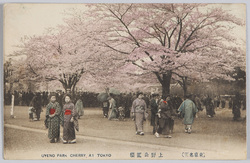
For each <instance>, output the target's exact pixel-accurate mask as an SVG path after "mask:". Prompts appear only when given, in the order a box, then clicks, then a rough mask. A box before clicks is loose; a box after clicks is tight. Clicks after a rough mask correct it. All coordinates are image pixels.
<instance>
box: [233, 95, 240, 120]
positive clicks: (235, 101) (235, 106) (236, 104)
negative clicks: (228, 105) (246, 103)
mask: <svg viewBox="0 0 250 163" xmlns="http://www.w3.org/2000/svg"><path fill="white" fill-rule="evenodd" d="M240 108H241V100H240V94H239V93H238V92H237V93H236V94H235V97H234V99H233V109H232V113H233V115H234V116H233V120H234V121H238V120H239V119H240Z"/></svg>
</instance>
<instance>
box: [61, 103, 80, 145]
mask: <svg viewBox="0 0 250 163" xmlns="http://www.w3.org/2000/svg"><path fill="white" fill-rule="evenodd" d="M63 114H64V124H63V140H65V141H71V140H74V139H75V138H76V135H75V128H74V122H70V119H71V118H72V117H74V119H76V117H77V112H76V109H75V106H74V104H73V103H66V104H64V106H63Z"/></svg>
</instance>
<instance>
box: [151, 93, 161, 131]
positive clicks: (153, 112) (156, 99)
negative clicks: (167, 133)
mask: <svg viewBox="0 0 250 163" xmlns="http://www.w3.org/2000/svg"><path fill="white" fill-rule="evenodd" d="M158 102H159V95H158V94H153V95H152V99H151V101H150V110H151V126H153V134H155V132H156V128H157V126H156V125H157V123H156V122H155V120H156V118H157V115H156V114H157V113H158Z"/></svg>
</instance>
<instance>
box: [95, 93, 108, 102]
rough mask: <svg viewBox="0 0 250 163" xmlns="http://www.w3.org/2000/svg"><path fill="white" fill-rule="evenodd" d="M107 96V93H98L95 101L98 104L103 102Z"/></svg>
mask: <svg viewBox="0 0 250 163" xmlns="http://www.w3.org/2000/svg"><path fill="white" fill-rule="evenodd" d="M108 97H109V95H108V94H107V93H99V95H98V96H97V100H99V101H100V102H104V101H107V100H108Z"/></svg>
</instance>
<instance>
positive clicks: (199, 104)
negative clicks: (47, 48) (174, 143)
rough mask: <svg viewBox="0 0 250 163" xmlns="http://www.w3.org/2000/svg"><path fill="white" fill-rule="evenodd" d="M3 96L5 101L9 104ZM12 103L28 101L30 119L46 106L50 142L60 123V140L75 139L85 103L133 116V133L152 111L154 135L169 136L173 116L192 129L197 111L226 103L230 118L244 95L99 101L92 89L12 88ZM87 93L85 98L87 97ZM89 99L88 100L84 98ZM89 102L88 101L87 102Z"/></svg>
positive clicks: (211, 111) (115, 115)
mask: <svg viewBox="0 0 250 163" xmlns="http://www.w3.org/2000/svg"><path fill="white" fill-rule="evenodd" d="M9 94H10V93H8V94H7V95H6V96H5V104H10V101H11V100H9V98H10V97H11V96H12V95H9ZM13 95H14V97H17V98H15V99H16V100H15V102H14V103H15V105H28V106H29V118H30V121H39V120H40V114H41V112H42V107H44V106H46V119H45V121H44V123H45V126H46V127H47V128H48V137H49V139H50V142H51V143H55V142H58V141H59V137H60V125H61V126H62V127H63V137H62V141H63V143H76V137H75V130H79V124H78V119H80V118H81V116H83V115H84V107H93V106H94V107H95V106H98V105H99V106H100V105H102V109H103V117H104V118H107V119H108V120H119V119H123V120H124V119H125V118H132V119H133V120H134V123H135V130H136V135H144V132H143V123H144V121H145V120H146V119H149V118H148V115H149V111H150V112H151V114H150V115H151V116H150V120H151V121H150V122H151V126H152V127H153V131H152V132H153V134H154V135H155V136H156V137H160V135H163V136H164V137H166V138H171V137H172V136H171V134H172V133H173V129H174V117H179V118H183V123H184V125H185V132H186V133H189V134H190V133H191V130H192V124H193V122H194V118H195V116H196V113H197V112H198V111H202V110H204V109H205V110H206V115H207V117H209V118H212V117H214V116H215V110H216V108H218V107H220V108H225V105H226V104H225V103H226V102H227V103H228V107H229V108H232V113H233V115H234V116H233V120H235V121H237V120H239V119H240V117H241V111H240V110H241V107H242V104H243V109H246V108H245V103H246V101H244V100H245V98H244V97H243V98H242V97H241V95H240V94H239V93H236V94H235V96H232V97H230V98H228V99H226V100H225V99H221V98H220V96H215V97H214V98H212V97H210V96H208V95H206V96H198V95H187V96H186V97H185V98H184V99H182V98H181V97H179V96H176V95H174V96H173V95H166V96H160V95H159V94H152V95H150V94H143V93H142V92H138V93H137V94H135V93H129V94H119V95H115V94H112V93H110V94H109V95H108V97H107V100H105V101H102V102H100V101H98V100H97V95H98V94H95V93H88V92H84V93H77V94H75V95H74V96H72V95H71V94H70V93H53V92H50V93H48V92H38V93H32V92H28V93H26V92H22V93H21V95H20V92H14V94H13ZM87 97H88V98H87ZM86 99H87V100H89V101H86ZM87 103H88V104H87Z"/></svg>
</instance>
